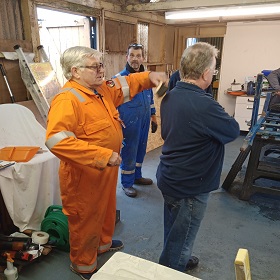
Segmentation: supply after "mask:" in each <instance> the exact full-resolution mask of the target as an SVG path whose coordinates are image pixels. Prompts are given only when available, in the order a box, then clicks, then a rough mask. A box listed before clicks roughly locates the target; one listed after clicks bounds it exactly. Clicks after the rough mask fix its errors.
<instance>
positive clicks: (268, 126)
mask: <svg viewBox="0 0 280 280" xmlns="http://www.w3.org/2000/svg"><path fill="white" fill-rule="evenodd" d="M263 78H264V76H263V74H258V76H257V86H256V94H255V97H254V107H253V111H252V117H251V127H250V130H249V132H248V134H247V135H246V137H245V139H244V142H243V146H242V147H241V149H240V153H239V155H238V157H237V159H236V160H235V162H234V164H233V165H232V167H231V169H230V171H229V173H228V175H227V177H226V179H225V180H224V182H223V184H222V187H223V188H224V189H225V190H229V189H230V188H231V185H232V183H233V181H234V179H235V177H236V175H237V174H238V172H239V171H240V170H241V168H242V164H243V163H244V161H245V160H246V158H247V156H248V155H249V154H250V157H249V161H248V165H247V169H246V173H245V178H244V182H243V185H242V189H241V192H240V196H239V198H240V199H242V200H249V198H250V196H251V195H252V194H254V193H256V192H261V193H267V194H272V195H280V188H277V187H274V186H272V187H268V186H263V185H258V184H257V182H256V180H257V179H260V178H266V179H272V180H276V181H280V111H279V112H276V111H271V110H270V109H269V103H270V99H271V96H272V94H273V90H270V91H269V92H267V93H266V100H265V104H264V108H263V112H262V115H261V116H260V117H259V118H258V110H259V101H260V96H261V94H262V92H263V90H262V83H263Z"/></svg>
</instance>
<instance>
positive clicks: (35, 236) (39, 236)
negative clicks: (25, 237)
mask: <svg viewBox="0 0 280 280" xmlns="http://www.w3.org/2000/svg"><path fill="white" fill-rule="evenodd" d="M31 237H32V243H35V244H39V245H44V244H46V243H48V241H49V237H50V236H49V234H48V233H46V232H43V231H35V232H33V233H32V236H31Z"/></svg>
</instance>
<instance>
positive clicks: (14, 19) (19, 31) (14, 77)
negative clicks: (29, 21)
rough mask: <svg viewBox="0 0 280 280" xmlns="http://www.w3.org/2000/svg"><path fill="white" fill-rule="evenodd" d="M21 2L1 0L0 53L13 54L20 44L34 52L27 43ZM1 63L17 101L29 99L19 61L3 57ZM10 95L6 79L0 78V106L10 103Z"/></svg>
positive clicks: (0, 59) (28, 50)
mask: <svg viewBox="0 0 280 280" xmlns="http://www.w3.org/2000/svg"><path fill="white" fill-rule="evenodd" d="M20 5H21V1H20V0H13V1H11V0H1V9H0V19H1V23H0V52H13V51H14V48H13V47H14V46H15V45H17V44H19V45H20V46H22V47H23V48H24V49H25V51H26V52H30V51H32V45H31V42H28V41H25V37H24V32H23V20H22V14H21V11H20V7H21V6H20ZM0 63H1V64H2V65H3V67H4V69H5V71H6V77H7V80H8V83H9V86H10V88H11V91H12V93H13V95H14V97H15V100H16V101H23V100H26V98H27V91H26V88H25V86H24V83H23V81H22V79H21V74H20V70H19V63H18V60H7V59H5V58H4V57H3V56H2V55H1V56H0ZM10 102H11V100H10V94H9V91H8V87H7V85H6V83H5V80H4V77H3V76H2V75H1V76H0V104H2V103H10Z"/></svg>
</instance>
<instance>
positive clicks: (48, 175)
mask: <svg viewBox="0 0 280 280" xmlns="http://www.w3.org/2000/svg"><path fill="white" fill-rule="evenodd" d="M45 135H46V130H45V128H43V127H42V126H41V125H40V124H39V123H38V122H37V120H36V119H35V116H34V114H33V113H32V112H31V111H30V110H29V109H27V108H26V107H24V106H22V105H18V104H1V105H0V149H1V148H4V147H7V146H39V147H40V148H41V149H42V150H43V152H42V153H39V154H36V155H35V156H34V157H33V158H32V159H31V160H30V161H28V162H22V163H15V164H14V165H12V166H10V167H7V168H5V169H3V170H0V190H1V193H2V196H3V199H4V202H5V205H6V208H7V210H8V212H9V214H10V217H11V219H12V221H13V223H14V225H15V226H17V227H18V228H19V230H20V231H24V230H26V229H34V230H39V229H40V226H41V222H42V220H43V219H44V214H45V211H46V210H47V208H48V207H49V206H50V205H54V204H57V205H61V199H60V190H59V179H58V168H59V159H58V158H56V157H55V156H54V155H53V154H52V153H50V152H49V150H48V149H47V147H46V146H45Z"/></svg>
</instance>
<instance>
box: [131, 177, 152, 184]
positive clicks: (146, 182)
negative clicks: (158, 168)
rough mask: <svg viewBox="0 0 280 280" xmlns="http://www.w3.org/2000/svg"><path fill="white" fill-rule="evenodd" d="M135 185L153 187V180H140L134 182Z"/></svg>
mask: <svg viewBox="0 0 280 280" xmlns="http://www.w3.org/2000/svg"><path fill="white" fill-rule="evenodd" d="M134 184H135V185H152V184H153V180H152V179H149V178H143V177H142V178H139V179H135V180H134Z"/></svg>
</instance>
